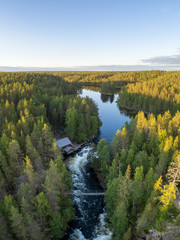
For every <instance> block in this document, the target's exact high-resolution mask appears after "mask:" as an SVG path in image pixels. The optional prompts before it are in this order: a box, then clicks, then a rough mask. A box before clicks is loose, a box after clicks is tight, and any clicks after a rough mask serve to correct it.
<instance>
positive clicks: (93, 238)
mask: <svg viewBox="0 0 180 240" xmlns="http://www.w3.org/2000/svg"><path fill="white" fill-rule="evenodd" d="M81 96H82V97H86V96H88V97H90V98H92V99H93V100H94V101H95V103H96V104H97V106H98V108H99V116H100V119H101V121H102V126H101V128H100V133H99V136H98V137H97V139H96V142H98V141H99V140H100V139H102V138H105V139H106V140H107V141H108V142H111V141H112V139H113V137H114V134H115V133H116V131H117V130H118V129H121V128H122V127H123V125H124V123H125V122H126V121H128V122H129V121H130V117H128V116H127V112H125V111H122V110H120V109H119V108H118V105H117V104H116V100H117V97H118V95H114V96H111V97H109V96H106V95H101V93H100V92H97V91H92V90H86V89H83V90H82V93H81ZM90 149H91V147H90V145H89V146H86V147H84V148H83V149H82V150H81V151H80V152H78V153H77V154H76V155H75V156H73V157H71V158H69V159H68V160H67V167H68V169H69V170H70V171H71V172H72V177H73V185H74V192H78V193H79V192H95V191H102V188H101V186H100V185H99V182H98V180H97V178H96V176H95V175H94V173H92V172H91V170H90V167H89V164H88V161H87V155H88V153H89V151H90ZM73 201H74V204H75V208H76V219H75V221H73V222H72V224H71V226H70V229H69V231H68V236H66V237H65V239H68V240H110V239H111V237H112V233H111V231H110V230H109V229H108V227H107V225H108V222H107V214H106V209H105V204H104V199H103V197H102V196H74V197H73Z"/></svg>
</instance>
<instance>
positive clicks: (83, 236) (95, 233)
mask: <svg viewBox="0 0 180 240" xmlns="http://www.w3.org/2000/svg"><path fill="white" fill-rule="evenodd" d="M90 149H91V147H90V146H87V147H85V148H83V149H82V150H81V151H80V152H79V153H78V154H76V155H75V156H74V157H71V158H69V159H68V160H67V167H68V169H69V170H70V171H71V172H72V178H73V186H74V190H73V191H74V192H75V193H80V192H81V193H83V192H84V193H86V192H94V191H95V190H97V191H102V188H101V186H100V185H99V184H98V180H97V178H96V176H95V175H94V174H93V173H92V172H91V171H90V167H89V164H88V160H87V156H88V153H89V151H90ZM73 201H74V204H75V208H76V220H75V221H74V222H73V226H72V227H71V231H70V232H69V236H68V239H69V240H77V239H79V240H87V239H88V240H93V239H94V240H95V239H96V240H110V239H111V236H112V233H111V232H110V230H109V229H108V228H107V214H106V212H105V209H104V201H103V197H102V196H73Z"/></svg>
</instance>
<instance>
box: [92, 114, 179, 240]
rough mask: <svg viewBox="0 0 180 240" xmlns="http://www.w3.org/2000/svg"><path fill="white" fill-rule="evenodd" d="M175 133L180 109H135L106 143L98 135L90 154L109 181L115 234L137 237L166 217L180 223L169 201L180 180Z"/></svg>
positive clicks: (160, 227)
mask: <svg viewBox="0 0 180 240" xmlns="http://www.w3.org/2000/svg"><path fill="white" fill-rule="evenodd" d="M179 134H180V112H177V113H176V114H175V116H174V117H172V116H171V114H170V112H169V111H167V112H165V114H164V115H158V117H157V118H156V117H155V116H154V115H153V114H150V115H148V116H147V117H145V115H144V113H143V112H139V113H138V114H137V116H136V117H135V119H132V120H131V122H130V123H129V124H128V123H127V124H126V125H125V127H123V129H122V130H121V131H119V130H118V131H117V133H116V135H115V136H114V139H113V141H112V142H111V144H110V145H108V142H107V141H106V140H105V139H102V140H100V142H99V143H98V145H97V155H96V154H94V156H93V155H92V156H91V157H89V158H90V159H91V163H92V166H93V167H94V168H95V169H99V170H100V171H101V176H102V177H103V179H104V181H105V182H106V184H107V191H106V194H105V202H106V206H107V211H108V216H109V220H110V223H111V228H112V230H113V233H114V239H117V240H118V239H124V240H127V239H131V238H132V239H136V237H137V236H145V234H146V233H147V231H148V230H150V229H152V228H155V229H157V230H159V231H163V230H164V229H166V225H165V223H166V221H170V222H172V221H173V224H174V223H175V224H177V225H180V214H179V215H178V211H176V210H175V209H174V207H173V204H172V201H173V199H175V193H176V191H177V188H178V184H179V182H180V153H179V149H180V141H179V139H180V135H179ZM91 154H92V153H91ZM172 216H173V217H172Z"/></svg>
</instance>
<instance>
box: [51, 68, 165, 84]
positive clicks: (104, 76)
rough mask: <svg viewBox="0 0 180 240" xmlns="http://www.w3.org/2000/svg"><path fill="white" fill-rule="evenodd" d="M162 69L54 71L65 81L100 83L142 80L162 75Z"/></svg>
mask: <svg viewBox="0 0 180 240" xmlns="http://www.w3.org/2000/svg"><path fill="white" fill-rule="evenodd" d="M164 73H165V72H163V71H131V72H55V73H54V74H55V75H57V76H60V77H62V78H63V79H64V80H65V81H67V82H77V83H90V84H92V83H102V82H108V81H110V82H143V81H147V80H149V79H153V78H157V77H158V76H161V75H164Z"/></svg>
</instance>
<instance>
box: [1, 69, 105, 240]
mask: <svg viewBox="0 0 180 240" xmlns="http://www.w3.org/2000/svg"><path fill="white" fill-rule="evenodd" d="M77 90H78V86H77V84H76V83H71V84H70V83H68V82H66V81H64V80H63V79H62V78H61V77H59V76H56V75H53V74H46V73H1V74H0V239H3V240H5V239H7V240H8V239H18V240H19V239H37V240H40V239H43V240H44V239H60V238H62V237H63V235H64V233H65V231H66V229H67V227H68V222H69V221H71V220H72V219H74V217H75V215H74V208H73V202H72V199H71V197H69V196H68V195H67V194H65V193H67V192H70V191H71V189H72V179H71V174H70V172H69V171H67V170H66V167H65V164H64V163H63V158H62V155H61V152H60V150H59V149H58V147H57V145H56V141H55V139H54V137H53V132H52V130H53V131H58V130H59V128H61V129H66V134H67V136H69V138H70V139H71V140H73V141H76V142H82V141H85V140H87V139H88V138H89V137H91V136H92V135H94V134H95V133H96V132H97V130H98V128H99V126H100V124H101V122H100V120H99V118H98V109H97V107H96V105H95V104H94V102H93V101H92V100H91V99H89V98H85V99H81V98H80V97H77Z"/></svg>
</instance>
